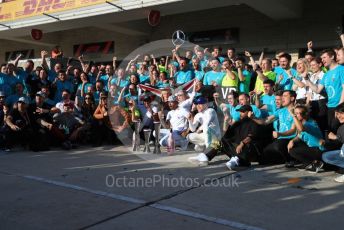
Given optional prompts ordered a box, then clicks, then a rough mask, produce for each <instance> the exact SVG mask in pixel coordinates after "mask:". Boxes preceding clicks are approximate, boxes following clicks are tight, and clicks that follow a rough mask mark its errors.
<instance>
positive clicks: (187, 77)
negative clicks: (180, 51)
mask: <svg viewBox="0 0 344 230" xmlns="http://www.w3.org/2000/svg"><path fill="white" fill-rule="evenodd" d="M187 67H188V65H187V63H186V60H185V59H184V58H180V61H179V71H177V72H176V73H175V74H174V79H175V81H176V83H177V84H178V85H182V84H185V83H186V82H188V81H191V80H192V79H193V74H192V71H191V70H189V69H188V68H187Z"/></svg>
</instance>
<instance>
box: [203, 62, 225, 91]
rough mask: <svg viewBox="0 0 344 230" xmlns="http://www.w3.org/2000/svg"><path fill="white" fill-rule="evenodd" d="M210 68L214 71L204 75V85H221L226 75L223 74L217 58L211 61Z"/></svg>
mask: <svg viewBox="0 0 344 230" xmlns="http://www.w3.org/2000/svg"><path fill="white" fill-rule="evenodd" d="M210 66H211V68H212V70H211V71H209V72H207V73H206V74H205V75H204V78H203V85H214V84H216V85H221V83H222V79H223V77H224V76H225V73H224V72H221V70H220V65H219V61H218V60H217V59H215V58H213V59H211V61H210Z"/></svg>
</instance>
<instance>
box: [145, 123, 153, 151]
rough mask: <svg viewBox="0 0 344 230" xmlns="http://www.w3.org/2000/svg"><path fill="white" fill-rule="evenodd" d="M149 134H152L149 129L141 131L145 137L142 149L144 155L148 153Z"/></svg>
mask: <svg viewBox="0 0 344 230" xmlns="http://www.w3.org/2000/svg"><path fill="white" fill-rule="evenodd" d="M151 132H152V130H150V129H144V130H143V135H144V137H145V148H144V150H143V152H145V153H150V148H149V139H150V135H151Z"/></svg>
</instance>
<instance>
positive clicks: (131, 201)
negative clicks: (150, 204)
mask: <svg viewBox="0 0 344 230" xmlns="http://www.w3.org/2000/svg"><path fill="white" fill-rule="evenodd" d="M22 177H24V178H26V179H30V180H35V181H40V182H43V183H47V184H53V185H57V186H60V187H65V188H70V189H74V190H78V191H83V192H88V193H92V194H96V195H100V196H105V197H109V198H112V199H116V200H122V201H126V202H129V203H134V204H145V203H147V202H146V201H143V200H139V199H136V198H132V197H128V196H123V195H117V194H113V193H108V192H103V191H98V190H93V189H88V188H84V187H81V186H78V185H73V184H67V183H64V182H59V181H53V180H49V179H44V178H41V177H36V176H22Z"/></svg>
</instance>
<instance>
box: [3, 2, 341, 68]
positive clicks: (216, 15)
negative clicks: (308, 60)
mask: <svg viewBox="0 0 344 230" xmlns="http://www.w3.org/2000/svg"><path fill="white" fill-rule="evenodd" d="M334 2H335V3H336V2H340V1H337V0H335V1H334ZM334 5H336V4H334ZM334 5H333V4H328V5H325V4H322V5H315V4H313V5H305V6H304V12H303V17H302V18H300V19H295V20H284V21H275V20H272V19H270V18H269V17H267V16H266V15H263V14H261V13H259V12H257V11H255V10H254V9H252V8H250V7H247V6H245V5H239V6H230V7H226V8H220V9H219V8H218V9H212V10H206V11H199V12H194V13H190V14H178V15H172V16H165V17H162V19H161V24H160V25H159V26H158V27H156V28H151V27H150V26H149V25H148V23H147V20H146V19H144V20H139V21H132V22H126V23H121V24H119V25H120V26H124V27H128V28H131V29H137V30H139V31H143V32H146V33H147V34H148V35H147V36H129V35H125V34H121V33H117V32H114V31H106V30H103V29H97V28H83V29H78V30H70V31H62V32H56V33H51V34H44V38H43V39H42V41H41V42H46V43H51V44H59V45H60V46H61V47H62V49H63V51H64V53H65V55H66V56H72V55H73V45H76V44H82V43H92V42H102V41H108V40H113V41H115V55H116V56H117V57H118V58H119V59H122V58H124V57H125V56H126V55H128V54H129V53H130V52H131V51H133V50H134V49H135V48H137V47H139V46H140V45H142V44H144V43H145V42H146V41H154V40H159V39H170V38H171V35H172V33H173V32H174V31H175V30H177V29H181V30H183V31H185V32H193V31H207V30H214V29H224V28H231V27H238V28H239V29H240V32H239V36H240V42H239V43H238V44H234V45H233V47H235V48H237V50H238V51H239V52H241V51H243V50H245V49H248V50H250V51H253V52H260V51H261V49H262V48H264V47H266V48H269V50H271V51H280V50H286V51H289V52H297V51H298V49H299V48H303V47H305V46H306V42H307V41H308V40H313V42H314V46H315V47H330V46H338V45H340V41H339V38H338V35H337V34H336V32H335V28H336V27H337V26H338V25H340V24H341V17H342V14H343V12H344V10H343V4H339V3H338V4H337V5H336V6H337V7H334ZM322 14H323V15H326V17H325V16H322ZM28 39H30V38H28ZM0 42H1V45H0V62H4V57H5V52H6V51H15V50H21V49H30V48H31V49H35V55H36V56H37V57H39V55H40V50H42V49H47V48H48V49H49V48H50V47H47V46H40V45H32V44H24V43H18V42H11V41H7V40H1V41H0ZM223 48H224V49H225V48H226V47H223ZM91 58H92V59H95V60H98V61H110V60H111V59H112V54H110V55H107V56H92V57H91Z"/></svg>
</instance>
